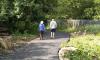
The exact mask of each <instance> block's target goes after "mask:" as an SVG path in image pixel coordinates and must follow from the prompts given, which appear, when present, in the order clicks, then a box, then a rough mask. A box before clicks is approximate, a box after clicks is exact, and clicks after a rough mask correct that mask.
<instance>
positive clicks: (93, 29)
mask: <svg viewBox="0 0 100 60" xmlns="http://www.w3.org/2000/svg"><path fill="white" fill-rule="evenodd" d="M85 30H87V32H90V33H95V34H97V33H99V32H100V24H93V25H87V26H85Z"/></svg>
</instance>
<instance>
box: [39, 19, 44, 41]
mask: <svg viewBox="0 0 100 60" xmlns="http://www.w3.org/2000/svg"><path fill="white" fill-rule="evenodd" d="M44 31H45V25H44V22H43V21H41V22H40V24H39V32H40V40H43V35H44Z"/></svg>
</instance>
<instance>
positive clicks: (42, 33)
mask: <svg viewBox="0 0 100 60" xmlns="http://www.w3.org/2000/svg"><path fill="white" fill-rule="evenodd" d="M43 35H44V31H40V40H43Z"/></svg>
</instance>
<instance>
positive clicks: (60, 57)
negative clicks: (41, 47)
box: [58, 47, 77, 60]
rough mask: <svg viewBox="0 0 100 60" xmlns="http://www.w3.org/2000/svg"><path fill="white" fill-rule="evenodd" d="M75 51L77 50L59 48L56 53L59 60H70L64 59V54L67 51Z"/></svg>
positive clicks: (73, 48)
mask: <svg viewBox="0 0 100 60" xmlns="http://www.w3.org/2000/svg"><path fill="white" fill-rule="evenodd" d="M76 50H77V48H75V47H64V48H61V49H60V50H59V52H58V55H59V60H70V59H69V58H64V53H65V52H67V51H76Z"/></svg>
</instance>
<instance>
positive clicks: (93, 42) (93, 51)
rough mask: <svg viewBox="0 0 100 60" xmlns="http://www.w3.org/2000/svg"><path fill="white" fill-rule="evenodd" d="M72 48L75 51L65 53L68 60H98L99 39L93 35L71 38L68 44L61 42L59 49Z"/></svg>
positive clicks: (99, 52) (99, 55) (99, 59)
mask: <svg viewBox="0 0 100 60" xmlns="http://www.w3.org/2000/svg"><path fill="white" fill-rule="evenodd" d="M66 46H73V47H75V48H77V51H73V52H71V51H70V52H68V53H65V56H64V57H66V58H69V59H70V60H93V59H96V60H100V37H99V36H94V35H86V36H79V37H75V38H71V39H70V42H63V43H62V44H61V47H66Z"/></svg>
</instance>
